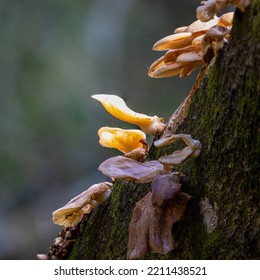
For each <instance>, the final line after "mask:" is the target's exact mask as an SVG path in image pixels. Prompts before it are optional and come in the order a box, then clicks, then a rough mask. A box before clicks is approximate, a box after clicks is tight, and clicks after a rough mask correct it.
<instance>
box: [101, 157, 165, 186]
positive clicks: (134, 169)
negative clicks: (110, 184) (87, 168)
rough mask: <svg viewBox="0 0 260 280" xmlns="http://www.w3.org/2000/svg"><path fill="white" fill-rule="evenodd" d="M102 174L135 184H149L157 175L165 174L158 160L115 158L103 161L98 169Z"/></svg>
mask: <svg viewBox="0 0 260 280" xmlns="http://www.w3.org/2000/svg"><path fill="white" fill-rule="evenodd" d="M98 170H100V171H101V172H102V173H103V174H105V175H106V176H108V177H110V178H111V179H112V180H115V179H128V180H132V181H135V182H136V183H148V182H151V181H152V180H153V179H154V178H155V177H156V176H157V175H160V174H163V173H165V172H166V171H165V169H164V166H163V164H161V163H160V162H159V161H158V160H151V161H146V162H140V161H137V160H134V159H131V158H127V157H123V156H116V157H112V158H109V159H107V160H105V161H104V162H103V163H101V165H100V166H99V167H98Z"/></svg>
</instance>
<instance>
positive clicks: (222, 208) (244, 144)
mask: <svg viewBox="0 0 260 280" xmlns="http://www.w3.org/2000/svg"><path fill="white" fill-rule="evenodd" d="M259 7H260V1H259V0H255V1H254V3H253V4H252V5H251V6H250V7H249V8H247V9H246V11H245V13H241V12H239V11H236V16H235V20H234V26H233V30H232V39H231V41H230V43H229V45H226V46H225V47H224V49H223V50H222V51H221V52H220V55H219V57H218V59H217V60H216V62H215V64H214V65H213V66H211V67H210V69H209V70H208V71H207V73H206V74H205V75H204V76H203V78H202V80H201V81H197V85H198V86H197V87H195V88H194V89H193V94H192V99H191V105H190V107H189V110H188V112H187V116H186V118H185V119H184V120H183V121H182V122H181V123H180V124H178V125H177V126H176V127H175V130H176V132H177V133H187V134H190V135H192V137H193V138H195V139H199V140H200V141H201V144H202V153H201V155H200V156H199V157H198V158H197V159H193V160H189V161H187V162H186V163H184V164H181V165H180V166H178V168H177V170H178V171H181V172H183V173H184V174H185V178H184V179H183V191H185V192H186V193H189V194H190V195H192V196H193V199H192V200H191V201H190V202H189V204H188V208H187V210H186V213H185V215H184V217H183V219H182V220H181V221H179V222H178V223H176V224H175V225H174V226H173V236H174V240H175V245H176V248H175V249H174V250H173V251H171V252H170V253H168V254H167V255H159V254H155V253H149V254H147V255H146V256H145V257H144V259H259V257H260V238H259V235H260V215H259V194H260V192H259V174H260V169H259V159H260V135H259V134H260V13H259ZM177 145H178V144H177ZM177 145H176V144H172V145H170V146H167V147H165V148H162V149H156V148H155V147H152V148H151V149H150V154H149V158H150V159H157V158H158V157H159V156H160V155H164V154H169V153H171V152H172V151H174V150H175V149H176V147H177ZM149 190H150V184H135V183H133V182H129V181H117V182H116V183H115V184H114V187H113V192H112V195H111V197H110V199H109V201H108V202H107V203H106V204H105V205H103V206H101V207H99V208H97V209H95V210H94V211H93V212H92V214H91V215H90V217H89V218H88V220H87V221H85V222H84V221H83V222H82V223H81V224H80V225H79V228H78V237H77V238H76V241H75V242H74V243H73V245H72V247H71V249H70V250H69V252H68V254H67V256H66V258H69V259H126V255H127V242H128V224H129V221H130V219H131V214H132V212H133V208H134V206H135V204H136V202H138V201H139V200H140V199H141V198H142V197H144V196H145V195H146V194H147V192H148V191H149Z"/></svg>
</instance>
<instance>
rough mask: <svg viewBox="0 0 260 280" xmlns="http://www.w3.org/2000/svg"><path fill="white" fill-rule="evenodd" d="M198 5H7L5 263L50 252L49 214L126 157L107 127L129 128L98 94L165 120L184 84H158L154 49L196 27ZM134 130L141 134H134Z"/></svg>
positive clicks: (1, 120)
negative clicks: (102, 138)
mask: <svg viewBox="0 0 260 280" xmlns="http://www.w3.org/2000/svg"><path fill="white" fill-rule="evenodd" d="M199 2H200V1H194V0H193V1H192V0H182V1H174V0H124V1H122V0H92V1H91V0H55V1H53V0H22V1H21V0H12V1H10V0H1V1H0V259H35V258H36V254H37V253H47V252H48V248H49V246H50V245H51V243H52V242H53V239H54V238H55V237H56V236H57V234H58V232H59V231H60V230H61V228H60V227H59V226H57V225H54V224H53V223H52V220H51V213H52V212H53V211H54V210H56V209H57V208H59V207H61V206H63V205H64V204H65V203H66V202H67V201H68V200H69V199H71V198H72V197H74V196H75V195H77V194H79V193H80V192H82V191H84V190H85V189H86V188H87V187H88V186H90V185H92V184H94V183H97V182H100V181H104V180H107V178H105V177H103V175H102V174H101V173H100V172H99V171H98V170H97V167H98V165H99V164H100V163H101V162H103V161H104V160H105V159H107V158H108V157H111V156H115V155H118V154H119V152H117V151H115V150H112V149H106V148H103V147H101V146H100V145H99V144H98V136H97V130H98V129H99V128H100V127H102V126H106V125H109V126H118V127H122V128H129V127H132V126H128V125H127V124H124V123H122V122H120V121H118V120H116V119H115V118H113V117H111V116H109V115H108V114H107V113H106V111H105V110H104V109H103V107H102V106H101V104H100V103H98V102H97V101H94V100H93V99H92V98H91V97H90V96H91V95H92V94H97V93H111V94H117V95H119V96H121V97H123V98H124V99H125V101H126V102H127V104H128V105H129V107H130V108H132V109H133V110H135V111H137V112H141V113H145V114H148V115H155V114H156V115H158V116H160V117H163V118H164V119H165V120H167V119H168V118H169V117H170V115H171V114H172V113H173V111H174V110H175V109H176V108H177V107H178V105H179V104H180V102H181V101H182V100H183V99H184V97H185V96H186V95H187V93H188V92H189V90H190V88H191V86H192V83H193V82H194V80H195V76H196V73H194V74H192V75H191V76H190V77H188V78H185V79H180V78H179V77H173V78H170V79H152V78H150V77H149V76H148V75H147V69H148V67H149V65H150V64H151V63H152V62H153V61H154V60H155V59H157V58H159V56H161V55H162V54H161V53H158V52H154V51H152V46H153V44H154V43H155V42H156V41H157V40H158V39H160V38H162V37H164V36H166V35H169V34H171V33H172V32H173V30H174V29H175V28H176V27H178V26H183V25H188V24H189V23H191V22H192V21H194V20H195V19H196V17H195V9H196V7H197V6H198V5H199ZM132 128H133V127H132Z"/></svg>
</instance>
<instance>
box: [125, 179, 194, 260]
mask: <svg viewBox="0 0 260 280" xmlns="http://www.w3.org/2000/svg"><path fill="white" fill-rule="evenodd" d="M190 199H191V196H190V195H188V194H186V193H183V192H180V182H179V177H178V176H177V175H176V174H168V175H161V176H158V177H156V178H155V179H154V181H153V182H152V192H149V193H148V194H147V195H146V196H145V197H144V198H143V199H142V200H140V201H139V202H138V203H136V206H135V208H134V211H133V214H132V218H131V221H130V224H129V240H128V247H127V258H128V259H139V258H142V257H144V256H145V254H147V253H148V252H154V253H159V254H167V253H168V252H169V251H171V250H173V249H174V247H175V243H174V238H173V234H172V226H173V224H175V223H176V222H178V221H179V220H180V219H181V218H182V216H183V213H184V211H185V209H186V207H187V203H188V201H189V200H190Z"/></svg>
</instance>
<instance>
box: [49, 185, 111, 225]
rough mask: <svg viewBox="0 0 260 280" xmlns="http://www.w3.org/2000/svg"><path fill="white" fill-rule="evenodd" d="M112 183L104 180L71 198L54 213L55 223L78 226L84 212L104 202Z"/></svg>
mask: <svg viewBox="0 0 260 280" xmlns="http://www.w3.org/2000/svg"><path fill="white" fill-rule="evenodd" d="M111 187H112V183H110V182H103V183H99V184H95V185H93V186H91V187H89V188H88V189H87V190H86V191H84V192H82V193H81V194H79V195H78V196H76V197H74V198H73V199H71V200H70V201H69V202H68V203H67V204H66V205H65V206H63V207H61V208H59V209H58V210H56V211H54V212H53V213H52V220H53V222H54V223H55V224H57V225H60V226H64V227H71V226H76V225H77V224H78V223H79V222H80V221H81V220H82V218H83V216H84V214H89V213H90V212H91V210H92V209H93V208H95V207H97V206H99V205H101V204H103V203H104V202H105V201H106V200H107V199H108V197H109V195H110V193H111V189H110V188H111Z"/></svg>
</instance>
